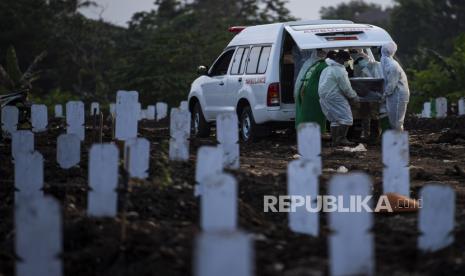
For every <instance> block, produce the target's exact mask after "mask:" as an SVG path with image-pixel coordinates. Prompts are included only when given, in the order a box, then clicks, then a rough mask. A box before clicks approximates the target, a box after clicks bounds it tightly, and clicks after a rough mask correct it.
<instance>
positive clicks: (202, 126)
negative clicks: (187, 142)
mask: <svg viewBox="0 0 465 276" xmlns="http://www.w3.org/2000/svg"><path fill="white" fill-rule="evenodd" d="M192 132H193V135H194V136H195V137H198V138H206V137H208V136H210V125H209V124H208V122H207V120H205V116H203V112H202V108H201V107H200V103H196V104H195V106H194V110H193V112H192Z"/></svg>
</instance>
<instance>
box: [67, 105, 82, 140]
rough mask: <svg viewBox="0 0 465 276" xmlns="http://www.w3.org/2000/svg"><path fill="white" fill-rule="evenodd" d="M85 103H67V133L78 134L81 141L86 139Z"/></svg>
mask: <svg viewBox="0 0 465 276" xmlns="http://www.w3.org/2000/svg"><path fill="white" fill-rule="evenodd" d="M84 117H85V114H84V103H83V102H81V101H70V102H67V103H66V124H67V125H68V126H67V127H66V133H68V134H73V133H74V134H76V135H77V136H78V137H79V139H81V141H84V138H85V127H84V123H85V121H84Z"/></svg>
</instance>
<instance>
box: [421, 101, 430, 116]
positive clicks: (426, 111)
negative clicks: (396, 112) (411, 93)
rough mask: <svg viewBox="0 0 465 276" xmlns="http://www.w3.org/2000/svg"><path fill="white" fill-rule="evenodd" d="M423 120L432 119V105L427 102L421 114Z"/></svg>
mask: <svg viewBox="0 0 465 276" xmlns="http://www.w3.org/2000/svg"><path fill="white" fill-rule="evenodd" d="M421 116H422V117H423V118H431V103H430V102H426V103H424V104H423V111H422V113H421Z"/></svg>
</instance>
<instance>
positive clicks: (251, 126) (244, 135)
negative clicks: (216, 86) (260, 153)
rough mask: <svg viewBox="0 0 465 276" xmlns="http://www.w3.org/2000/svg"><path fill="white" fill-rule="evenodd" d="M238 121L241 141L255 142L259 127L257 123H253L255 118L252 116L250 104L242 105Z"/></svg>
mask: <svg viewBox="0 0 465 276" xmlns="http://www.w3.org/2000/svg"><path fill="white" fill-rule="evenodd" d="M239 122H240V130H239V133H240V136H241V139H242V141H244V142H246V143H251V142H256V141H257V140H258V138H259V127H258V125H257V123H255V118H254V117H253V114H252V109H251V108H250V106H246V107H244V109H243V110H242V112H241V116H240V118H239Z"/></svg>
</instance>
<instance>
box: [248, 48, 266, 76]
mask: <svg viewBox="0 0 465 276" xmlns="http://www.w3.org/2000/svg"><path fill="white" fill-rule="evenodd" d="M261 50H262V47H252V50H251V51H250V56H249V62H248V63H247V71H246V72H247V74H256V73H257V66H258V59H259V58H260V52H261Z"/></svg>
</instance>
